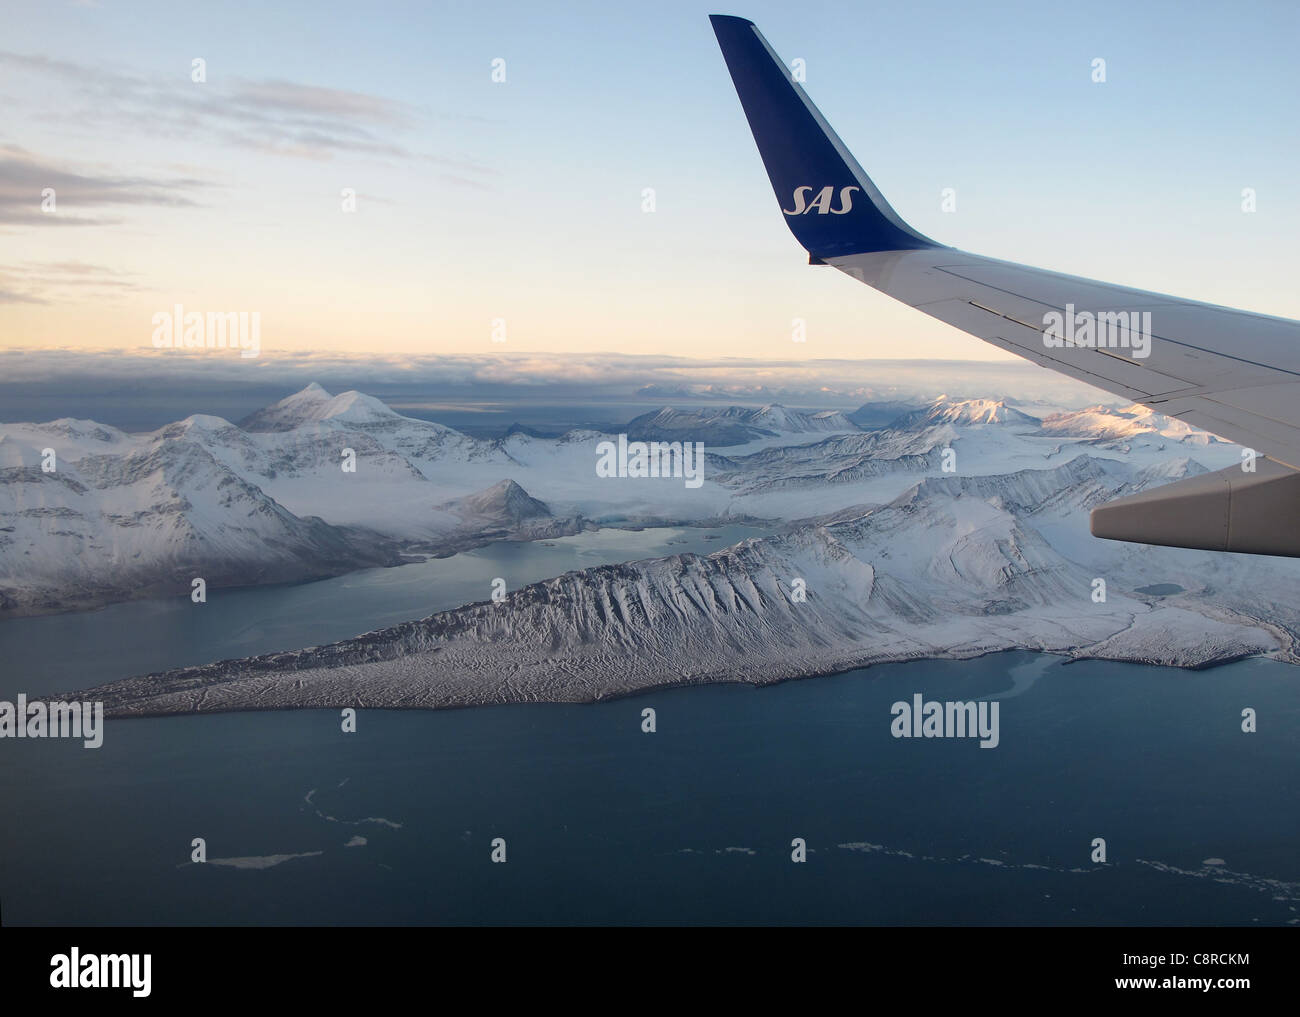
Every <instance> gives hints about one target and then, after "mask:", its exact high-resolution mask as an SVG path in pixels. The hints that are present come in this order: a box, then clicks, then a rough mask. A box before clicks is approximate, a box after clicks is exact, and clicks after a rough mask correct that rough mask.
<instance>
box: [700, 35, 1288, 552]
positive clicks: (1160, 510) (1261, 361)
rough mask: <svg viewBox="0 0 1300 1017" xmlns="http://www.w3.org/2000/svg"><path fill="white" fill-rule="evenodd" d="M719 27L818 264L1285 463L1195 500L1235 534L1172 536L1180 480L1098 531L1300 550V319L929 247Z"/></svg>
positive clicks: (1212, 528) (782, 203)
mask: <svg viewBox="0 0 1300 1017" xmlns="http://www.w3.org/2000/svg"><path fill="white" fill-rule="evenodd" d="M710 20H711V21H712V23H713V29H714V33H715V34H716V35H717V38H718V44H719V46H720V47H721V49H722V53H723V57H724V58H725V60H726V63H727V68H728V70H729V71H730V73H731V78H732V81H733V82H734V84H735V86H736V92H737V95H738V96H739V97H740V102H741V106H742V107H743V109H744V112H745V116H746V119H747V120H748V121H749V126H750V129H751V131H752V133H753V135H754V141H755V142H756V144H757V145H758V150H759V154H760V155H761V156H762V159H763V164H764V166H765V168H766V169H767V174H768V179H769V180H770V181H771V183H772V188H773V191H774V192H775V194H776V198H777V202H778V205H779V207H780V209H781V212H782V215H783V217H784V218H785V220H786V223H787V225H788V226H789V227H790V231H791V232H792V233H793V234H794V236H795V238H796V239H797V240H798V241H799V242H800V244H802V245H803V247H804V249H805V250H807V251H808V254H809V260H810V262H813V263H825V264H829V265H833V266H834V267H835V268H838V269H839V270H840V271H842V272H845V273H846V274H848V275H850V276H852V277H853V278H855V279H857V280H859V281H861V282H864V283H866V284H867V285H869V286H872V287H874V288H875V289H877V290H880V291H881V292H882V293H886V294H888V295H889V296H891V297H894V298H895V299H897V300H900V301H902V302H903V303H905V304H908V305H909V306H911V307H914V308H916V309H917V310H918V311H922V312H924V313H925V314H928V315H930V316H931V317H933V318H938V319H939V320H940V321H944V322H946V323H947V324H949V325H953V326H954V327H956V328H959V329H961V330H962V331H963V332H967V333H969V334H971V335H974V336H977V337H978V338H980V339H983V340H984V341H985V342H988V343H991V344H993V345H994V346H998V347H1000V348H1001V349H1004V350H1007V351H1008V352H1011V353H1014V354H1016V355H1018V356H1020V357H1024V358H1025V359H1027V360H1031V361H1033V362H1034V363H1037V364H1040V365H1042V366H1044V367H1049V368H1051V369H1052V370H1055V371H1058V372H1060V373H1062V374H1065V375H1068V376H1069V377H1072V378H1075V379H1077V380H1079V381H1083V382H1087V383H1088V384H1090V385H1094V386H1096V387H1097V388H1101V389H1104V390H1106V391H1108V392H1113V393H1115V394H1116V395H1120V396H1123V397H1124V398H1125V399H1128V400H1131V401H1133V402H1136V403H1141V404H1143V405H1145V406H1149V407H1151V408H1152V409H1155V410H1158V411H1159V412H1161V413H1164V414H1167V415H1168V416H1171V417H1176V418H1178V419H1180V420H1184V421H1186V422H1187V423H1189V424H1191V425H1193V426H1194V427H1198V428H1201V429H1203V430H1206V431H1210V432H1211V433H1213V434H1216V435H1219V436H1220V437H1223V438H1225V439H1227V440H1229V441H1233V442H1236V443H1239V444H1242V445H1245V446H1247V447H1249V448H1253V449H1255V450H1257V451H1259V452H1261V453H1262V454H1264V455H1265V456H1268V457H1269V458H1270V459H1272V460H1273V461H1274V462H1275V463H1276V464H1278V466H1279V468H1278V469H1277V470H1272V469H1269V470H1266V471H1262V472H1261V474H1260V475H1259V476H1255V475H1246V476H1245V477H1241V476H1237V477H1233V476H1230V475H1231V474H1237V475H1240V474H1241V473H1242V471H1241V470H1240V469H1238V468H1235V467H1234V468H1233V469H1232V470H1226V471H1222V473H1221V474H1216V475H1215V476H1217V477H1220V479H1221V480H1222V481H1223V483H1222V484H1220V485H1218V486H1215V485H1211V487H1210V488H1204V487H1203V486H1202V488H1198V489H1197V491H1195V492H1190V495H1191V496H1194V497H1213V498H1219V497H1220V496H1221V497H1222V504H1221V506H1220V507H1221V508H1222V511H1223V512H1224V513H1227V514H1228V516H1235V517H1236V518H1237V519H1238V524H1237V525H1236V526H1233V525H1230V524H1229V523H1224V524H1223V525H1222V526H1220V525H1219V523H1218V522H1215V523H1213V524H1210V523H1206V524H1205V525H1204V526H1203V527H1201V528H1200V529H1198V528H1197V527H1196V526H1190V527H1189V526H1186V525H1182V526H1179V527H1172V526H1171V527H1165V526H1163V525H1162V523H1161V517H1162V516H1165V515H1166V510H1170V511H1177V510H1181V509H1183V508H1186V507H1188V505H1190V504H1197V503H1196V502H1194V501H1193V502H1188V501H1187V498H1188V497H1189V491H1188V489H1186V488H1185V487H1184V485H1188V484H1189V483H1190V482H1189V481H1182V482H1180V483H1177V484H1172V485H1168V486H1166V487H1162V488H1158V489H1156V490H1155V491H1151V492H1146V493H1145V494H1143V495H1139V496H1135V497H1134V498H1124V499H1119V500H1118V501H1115V502H1111V503H1110V504H1109V505H1106V506H1102V507H1101V508H1098V509H1096V510H1094V512H1093V515H1092V528H1093V533H1094V534H1096V535H1097V536H1101V537H1108V538H1111V539H1118V540H1140V541H1142V542H1145V543H1167V544H1173V545H1175V546H1180V547H1205V548H1212V549H1215V550H1239V551H1246V552H1249V553H1256V554H1283V555H1291V556H1300V536H1298V535H1297V530H1300V527H1297V526H1296V525H1295V524H1296V522H1297V521H1298V520H1300V486H1297V485H1296V484H1295V483H1293V482H1292V480H1293V479H1294V477H1295V475H1296V474H1297V471H1300V322H1296V321H1291V320H1289V319H1285V318H1274V317H1269V316H1267V315H1261V314H1252V313H1250V312H1246V311H1238V310H1234V309H1232V308H1228V307H1219V306H1216V305H1213V304H1205V303H1199V302H1197V301H1192V300H1184V299H1181V298H1179V297H1171V296H1166V295H1164V294H1159V293H1148V292H1145V291H1143V290H1137V289H1132V288H1129V287H1125V286H1116V285H1113V284H1110V283H1104V282H1097V281H1095V280H1091V279H1082V278H1079V277H1077V276H1070V275H1063V274H1060V273H1057V272H1049V271H1045V270H1043V269H1038V268H1030V267H1028V266H1025V265H1018V264H1015V263H1012V262H1007V261H1000V260H997V259H994V258H985V257H981V256H979V255H975V254H967V253H966V252H964V251H958V250H956V249H954V248H952V247H947V246H945V245H943V244H939V243H936V242H935V241H933V240H931V239H929V238H928V237H925V236H923V235H922V234H920V233H919V232H917V231H916V230H914V229H912V227H910V226H909V225H907V223H906V222H904V221H903V219H902V218H901V217H900V216H899V215H898V213H897V212H895V211H894V209H893V208H891V207H890V205H889V203H888V202H887V201H886V200H885V198H884V196H883V195H882V194H881V193H880V191H879V189H878V188H876V186H875V185H874V184H873V183H872V182H871V180H870V178H869V177H868V176H867V175H866V173H865V172H864V171H863V169H862V167H861V166H860V165H859V164H858V162H857V160H856V159H854V158H853V155H852V154H851V153H850V152H849V151H848V149H847V148H846V147H845V146H844V143H843V142H842V141H840V139H839V138H838V137H837V136H836V134H835V132H834V131H833V130H832V129H831V127H830V125H829V124H827V122H826V120H825V118H824V117H823V116H822V115H821V113H820V112H818V110H817V108H816V107H815V106H814V105H813V104H812V101H811V100H810V99H809V98H808V96H807V94H806V93H805V92H804V90H803V88H802V87H801V86H800V85H799V83H798V82H797V81H794V80H793V78H792V76H791V74H790V71H789V70H788V69H787V68H786V66H785V64H783V63H782V62H781V60H780V58H779V57H778V56H777V55H776V53H775V52H774V51H773V50H772V47H771V46H770V45H768V43H767V40H766V39H764V38H763V36H762V34H761V33H760V32H759V31H758V29H757V28H756V27H755V26H754V24H753V23H752V22H750V21H746V20H745V19H743V18H735V17H729V16H724V15H713V16H712V18H711V19H710ZM1193 479H1194V480H1195V479H1198V478H1193ZM1243 480H1246V481H1249V483H1244V482H1242V481H1243ZM1211 492H1214V493H1211ZM1200 504H1204V503H1200ZM1215 505H1216V506H1218V505H1219V502H1218V501H1216V502H1215ZM1209 515H1211V516H1212V515H1213V513H1209ZM1166 518H1167V517H1166ZM1215 518H1216V519H1217V517H1215ZM1233 534H1235V537H1234V536H1233Z"/></svg>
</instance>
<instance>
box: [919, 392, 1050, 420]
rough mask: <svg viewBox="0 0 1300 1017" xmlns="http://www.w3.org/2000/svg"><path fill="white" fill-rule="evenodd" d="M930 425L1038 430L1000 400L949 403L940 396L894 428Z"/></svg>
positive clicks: (960, 400)
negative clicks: (1018, 426)
mask: <svg viewBox="0 0 1300 1017" xmlns="http://www.w3.org/2000/svg"><path fill="white" fill-rule="evenodd" d="M932 424H955V425H958V426H972V425H976V424H1020V425H1027V426H1031V427H1037V426H1038V424H1039V420H1038V418H1037V417H1031V416H1030V415H1029V414H1028V413H1021V412H1020V411H1019V410H1017V409H1014V408H1013V407H1010V406H1008V405H1007V404H1006V403H1005V402H1003V401H1002V400H1001V399H950V398H949V397H948V396H946V395H941V396H939V398H938V399H936V400H935V401H934V402H932V403H931V404H930V405H929V406H926V407H923V408H922V409H919V410H914V411H912V412H911V413H906V414H904V415H903V416H901V417H899V418H898V420H897V421H895V423H894V426H895V427H904V428H912V427H925V426H929V425H932Z"/></svg>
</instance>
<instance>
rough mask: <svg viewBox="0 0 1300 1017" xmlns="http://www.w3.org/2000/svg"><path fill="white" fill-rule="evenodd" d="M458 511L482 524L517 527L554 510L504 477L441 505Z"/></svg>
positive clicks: (464, 516) (459, 514) (459, 513)
mask: <svg viewBox="0 0 1300 1017" xmlns="http://www.w3.org/2000/svg"><path fill="white" fill-rule="evenodd" d="M439 507H440V508H442V509H445V510H448V511H451V512H454V513H456V514H457V515H458V516H461V517H462V518H464V519H465V520H467V521H468V522H472V523H473V524H475V525H478V526H484V527H488V526H494V527H503V528H507V529H514V528H516V527H518V526H519V524H520V523H522V522H525V521H526V520H529V519H539V518H544V517H548V516H550V514H551V510H550V509H549V508H548V507H547V505H546V503H545V502H541V501H538V500H537V499H536V498H534V497H532V496H531V495H530V494H529V493H528V492H527V491H525V490H524V489H523V488H522V487H520V486H519V485H518V484H516V483H515V482H514V481H513V480H503V481H501V482H500V483H497V484H493V485H492V486H491V487H489V488H487V489H485V490H483V491H478V492H475V493H474V494H470V495H466V496H465V497H464V498H457V499H456V500H455V501H451V502H447V503H446V504H445V505H441V506H439Z"/></svg>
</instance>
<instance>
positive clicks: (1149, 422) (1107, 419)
mask: <svg viewBox="0 0 1300 1017" xmlns="http://www.w3.org/2000/svg"><path fill="white" fill-rule="evenodd" d="M1042 430H1043V433H1044V434H1056V435H1062V436H1069V437H1075V438H1089V439H1097V440H1106V441H1113V440H1116V439H1131V438H1137V437H1145V436H1159V437H1162V438H1167V439H1169V440H1170V441H1177V442H1181V443H1182V444H1184V445H1208V444H1210V443H1211V442H1215V441H1218V440H1219V439H1217V438H1215V437H1214V436H1213V435H1212V434H1209V433H1208V432H1206V431H1201V430H1198V429H1197V428H1195V427H1192V425H1191V424H1188V423H1185V422H1184V421H1181V420H1178V419H1176V418H1174V417H1166V416H1165V415H1164V414H1163V413H1157V412H1156V411H1155V410H1153V409H1150V408H1148V407H1146V406H1142V405H1140V404H1137V403H1135V404H1133V405H1132V406H1129V407H1126V408H1125V409H1113V408H1111V407H1107V406H1089V407H1087V408H1086V409H1082V410H1075V411H1073V412H1067V413H1053V414H1050V415H1049V416H1046V417H1044V418H1043V421H1042Z"/></svg>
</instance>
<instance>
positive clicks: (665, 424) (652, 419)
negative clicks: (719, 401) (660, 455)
mask: <svg viewBox="0 0 1300 1017" xmlns="http://www.w3.org/2000/svg"><path fill="white" fill-rule="evenodd" d="M859 430H861V428H859V427H858V426H857V424H855V423H853V421H851V420H850V419H849V418H848V417H847V416H845V415H844V414H843V413H841V412H840V411H839V410H821V411H816V412H812V413H808V412H804V411H802V410H792V409H788V408H786V407H785V406H782V405H780V404H779V403H770V404H768V405H767V406H762V407H759V408H758V409H753V408H751V407H748V406H726V407H721V408H714V407H705V408H701V409H690V410H677V409H674V408H673V407H671V406H665V407H663V408H662V409H660V410H657V411H655V412H653V413H645V414H642V415H641V416H639V417H637V418H636V419H634V420H632V421H629V422H628V425H627V435H628V438H629V439H630V440H632V441H702V442H704V443H705V444H706V445H714V446H726V445H743V444H745V443H747V442H751V441H754V440H755V439H758V438H771V437H775V436H777V435H782V434H809V433H817V432H822V433H827V432H855V431H859Z"/></svg>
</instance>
